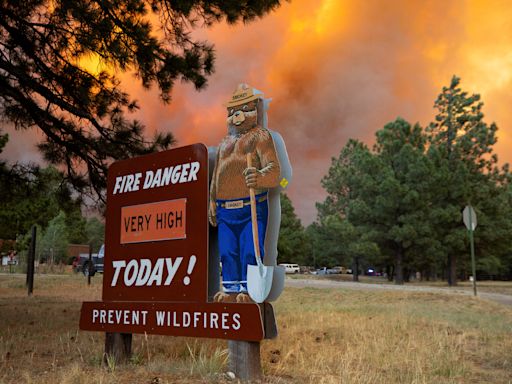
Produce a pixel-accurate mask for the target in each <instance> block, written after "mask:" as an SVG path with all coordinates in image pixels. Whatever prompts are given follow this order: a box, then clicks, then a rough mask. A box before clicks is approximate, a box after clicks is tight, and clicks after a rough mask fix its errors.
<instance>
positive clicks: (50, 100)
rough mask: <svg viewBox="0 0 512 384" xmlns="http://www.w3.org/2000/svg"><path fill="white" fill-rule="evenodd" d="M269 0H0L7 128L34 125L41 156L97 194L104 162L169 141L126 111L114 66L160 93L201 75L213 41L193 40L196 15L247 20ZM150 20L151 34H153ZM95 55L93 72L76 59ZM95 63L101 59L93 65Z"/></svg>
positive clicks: (200, 81) (209, 63)
mask: <svg viewBox="0 0 512 384" xmlns="http://www.w3.org/2000/svg"><path fill="white" fill-rule="evenodd" d="M279 3H280V2H279V0H256V1H250V2H247V1H241V2H237V1H228V2H223V1H207V2H205V1H195V0H191V1H171V0H155V1H144V0H110V1H109V0H93V1H63V0H27V1H23V2H20V1H17V0H4V1H1V2H0V52H1V54H0V116H1V117H3V118H5V119H7V120H9V121H11V122H12V123H13V124H14V125H15V127H16V128H17V129H29V128H33V127H39V129H41V131H42V132H43V134H44V135H45V139H44V141H43V142H42V143H40V144H39V149H40V150H41V151H42V152H43V154H44V157H45V158H46V160H48V161H50V162H51V163H53V164H56V165H60V166H63V167H64V168H65V169H66V172H67V177H68V178H69V180H70V181H71V182H72V184H73V185H74V187H75V188H76V189H77V190H78V191H80V192H82V193H88V194H90V195H93V196H95V197H96V198H98V199H99V200H101V201H103V192H104V188H105V185H106V172H107V168H108V165H109V164H110V163H111V162H112V161H113V160H116V159H123V158H127V157H132V156H136V155H141V154H145V153H148V152H152V151H155V150H159V149H163V148H167V147H169V146H170V145H171V144H172V143H173V141H174V140H173V137H172V135H170V134H157V135H156V136H155V137H153V138H152V139H147V138H146V137H145V136H144V133H143V128H144V127H143V126H142V125H141V123H140V122H138V121H136V120H129V119H128V118H127V117H126V114H127V113H129V112H131V111H134V110H136V109H137V108H138V106H137V102H136V101H135V100H132V99H131V98H130V97H129V95H127V94H126V93H125V92H124V91H123V90H122V89H121V87H120V81H119V78H118V76H117V73H118V72H127V71H130V72H133V73H134V75H135V76H136V78H137V79H139V81H140V82H141V83H142V85H143V86H144V87H147V88H149V87H151V86H153V85H156V86H158V88H159V90H160V97H161V99H162V101H163V102H169V101H170V99H171V90H172V87H173V84H174V83H175V82H176V81H186V82H190V83H192V84H193V85H194V86H195V87H196V88H197V89H200V88H203V87H204V86H205V85H206V80H207V76H208V75H210V74H211V73H212V71H213V64H214V50H213V47H212V46H211V45H210V44H208V43H207V42H202V41H195V40H194V39H193V38H192V36H191V34H190V32H191V29H192V28H194V27H195V26H197V25H206V26H208V25H212V24H213V23H215V22H218V21H221V20H224V19H225V20H226V21H227V22H228V23H235V22H237V21H239V20H241V21H243V22H247V21H250V20H252V19H254V18H256V17H260V16H263V15H265V14H266V13H268V12H270V11H271V10H273V9H275V8H276V7H277V6H279ZM158 30H160V31H161V36H160V37H157V33H158ZM87 60H93V61H94V60H96V61H98V62H99V63H100V64H101V66H99V67H98V68H100V69H99V70H98V72H97V73H95V72H92V71H89V70H87V68H86V66H85V65H84V64H83V63H84V61H87ZM101 68H105V69H101Z"/></svg>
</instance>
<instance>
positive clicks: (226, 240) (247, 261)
mask: <svg viewBox="0 0 512 384" xmlns="http://www.w3.org/2000/svg"><path fill="white" fill-rule="evenodd" d="M264 196H266V193H263V194H260V195H257V196H256V201H257V203H256V212H257V218H258V241H259V244H260V252H261V258H262V259H263V256H264V255H263V253H264V251H263V248H264V242H265V233H266V230H267V219H268V205H267V201H266V200H264V201H258V200H259V199H261V198H262V197H264ZM238 200H242V199H237V200H217V226H218V229H219V232H218V237H219V254H220V261H221V263H222V287H223V291H224V292H226V293H238V292H247V265H256V256H255V252H254V243H253V240H252V223H251V206H250V204H247V205H244V206H243V207H241V208H235V209H227V208H224V207H222V206H221V205H222V204H223V203H225V202H228V201H238ZM243 201H244V204H245V203H247V202H249V201H250V199H249V198H248V197H247V198H244V199H243Z"/></svg>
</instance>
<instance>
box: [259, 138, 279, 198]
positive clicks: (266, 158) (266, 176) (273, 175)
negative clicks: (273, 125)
mask: <svg viewBox="0 0 512 384" xmlns="http://www.w3.org/2000/svg"><path fill="white" fill-rule="evenodd" d="M256 149H257V153H258V157H259V159H260V163H261V167H262V168H261V169H260V170H258V173H259V174H260V176H259V177H258V188H275V187H277V186H278V185H279V175H280V173H281V170H280V166H279V159H278V157H277V152H276V148H275V146H274V140H273V139H272V136H271V135H270V132H269V131H268V130H265V134H264V135H262V137H261V139H260V142H259V143H258V145H257V146H256Z"/></svg>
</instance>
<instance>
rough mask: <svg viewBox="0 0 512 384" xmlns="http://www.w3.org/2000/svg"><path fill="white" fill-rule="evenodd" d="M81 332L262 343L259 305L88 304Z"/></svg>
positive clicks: (84, 308)
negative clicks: (189, 337) (206, 338)
mask: <svg viewBox="0 0 512 384" xmlns="http://www.w3.org/2000/svg"><path fill="white" fill-rule="evenodd" d="M80 329H83V330H87V331H101V332H121V333H148V334H156V335H170V336H191V337H209V338H218V339H229V340H246V341H260V340H263V338H264V332H263V324H262V319H261V315H260V308H259V306H258V305H257V304H236V303H229V304H222V303H203V304H200V303H148V302H131V303H125V302H85V303H83V305H82V312H81V316H80Z"/></svg>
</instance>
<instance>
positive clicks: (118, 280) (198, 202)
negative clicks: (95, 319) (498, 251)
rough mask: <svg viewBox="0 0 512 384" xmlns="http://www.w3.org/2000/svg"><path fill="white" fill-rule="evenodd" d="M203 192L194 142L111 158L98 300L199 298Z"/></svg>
mask: <svg viewBox="0 0 512 384" xmlns="http://www.w3.org/2000/svg"><path fill="white" fill-rule="evenodd" d="M207 196H208V150H207V148H206V147H205V146H204V145H202V144H195V145H191V146H187V147H182V148H177V149H172V150H169V151H164V152H159V153H155V154H151V155H147V156H141V157H137V158H133V159H129V160H124V161H119V162H116V163H114V164H113V165H112V166H111V167H110V169H109V173H108V183H107V215H106V224H105V228H106V232H105V255H106V258H108V260H107V259H106V260H105V273H104V277H103V300H105V301H170V302H179V301H184V302H191V301H199V302H206V299H207V295H208V293H207V275H208V217H207V209H208V207H207V204H208V203H207V201H208V200H207V199H208V198H207ZM107 261H108V262H107Z"/></svg>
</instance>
